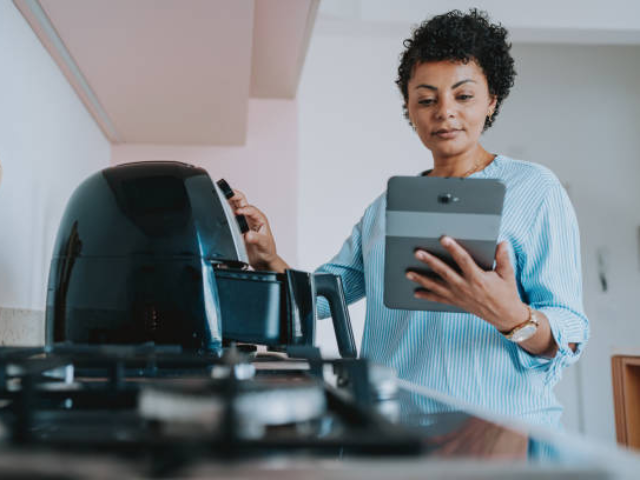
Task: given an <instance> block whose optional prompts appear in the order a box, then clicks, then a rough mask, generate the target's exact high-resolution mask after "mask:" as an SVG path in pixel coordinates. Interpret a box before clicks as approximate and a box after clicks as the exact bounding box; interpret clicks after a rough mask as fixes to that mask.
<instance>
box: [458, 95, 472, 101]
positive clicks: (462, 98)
mask: <svg viewBox="0 0 640 480" xmlns="http://www.w3.org/2000/svg"><path fill="white" fill-rule="evenodd" d="M472 98H473V95H458V100H471V99H472Z"/></svg>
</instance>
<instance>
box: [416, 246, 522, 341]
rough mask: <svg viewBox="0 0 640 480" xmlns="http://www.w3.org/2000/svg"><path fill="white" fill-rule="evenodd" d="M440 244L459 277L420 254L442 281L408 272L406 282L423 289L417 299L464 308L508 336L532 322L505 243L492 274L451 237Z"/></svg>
mask: <svg viewBox="0 0 640 480" xmlns="http://www.w3.org/2000/svg"><path fill="white" fill-rule="evenodd" d="M440 243H442V246H443V247H444V248H445V249H446V250H447V251H448V252H449V253H450V254H451V256H452V257H453V259H454V261H455V262H456V264H457V265H458V267H459V268H460V273H458V272H456V271H455V270H454V269H453V268H451V267H450V266H449V265H447V264H446V263H444V262H443V261H442V260H440V259H439V258H437V257H435V256H434V255H431V254H430V253H428V252H426V251H424V250H417V251H416V258H417V259H418V260H420V261H421V262H423V263H425V264H427V265H428V266H429V268H430V269H431V270H433V271H434V272H435V273H436V274H438V276H439V277H440V278H430V277H426V276H424V275H420V274H419V273H416V272H407V278H408V279H409V280H412V281H414V282H416V283H417V284H418V285H420V287H421V288H420V289H418V290H417V291H416V293H415V296H416V297H417V298H423V299H425V300H430V301H435V302H440V303H446V304H449V305H455V306H457V307H460V308H463V309H464V310H466V311H467V312H469V313H472V314H474V315H477V316H478V317H480V318H483V319H484V320H486V321H487V322H489V323H491V324H492V325H493V326H495V327H496V328H497V329H498V330H499V331H501V332H508V331H510V330H511V329H513V328H514V327H515V326H517V325H520V324H521V323H524V322H525V321H526V320H527V319H528V318H529V310H528V308H527V306H526V305H525V304H524V303H523V302H522V301H521V300H520V296H519V295H518V287H517V285H516V278H515V274H514V271H513V267H512V266H511V262H510V260H509V252H508V250H507V242H506V241H505V242H501V243H500V244H499V245H498V248H497V250H496V267H495V269H494V270H492V271H484V270H482V269H481V268H480V267H479V266H478V265H477V264H476V262H475V261H474V260H473V258H472V257H471V255H469V253H468V252H467V251H466V250H465V249H464V248H462V246H460V244H458V243H457V242H456V241H455V240H453V239H452V238H451V237H446V236H445V237H442V239H441V240H440Z"/></svg>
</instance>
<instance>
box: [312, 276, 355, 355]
mask: <svg viewBox="0 0 640 480" xmlns="http://www.w3.org/2000/svg"><path fill="white" fill-rule="evenodd" d="M314 281H315V285H316V294H317V295H318V296H320V297H324V298H326V299H327V301H328V302H329V309H330V310H331V319H332V320H333V330H334V331H335V334H336V341H337V343H338V350H339V351H340V356H341V357H343V358H356V357H357V356H358V350H357V349H356V342H355V340H354V339H353V330H352V329H351V320H350V319H349V310H348V309H347V303H346V302H345V300H344V290H343V289H342V279H341V278H340V277H339V276H337V275H332V274H330V273H316V274H315V275H314Z"/></svg>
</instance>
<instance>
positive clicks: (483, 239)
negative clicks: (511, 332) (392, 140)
mask: <svg viewBox="0 0 640 480" xmlns="http://www.w3.org/2000/svg"><path fill="white" fill-rule="evenodd" d="M505 191H506V187H505V185H504V184H503V183H502V182H500V181H499V180H494V179H483V178H443V177H424V176H422V177H392V178H391V179H389V182H388V185H387V210H386V227H385V229H386V230H385V260H384V262H385V263H384V298H383V300H384V304H385V305H386V306H387V307H388V308H396V309H403V310H430V311H444V312H465V311H464V310H463V309H461V308H458V307H454V306H451V305H446V304H443V303H438V302H431V301H428V300H423V299H419V298H415V297H414V293H415V290H416V289H417V288H419V285H418V284H417V283H415V282H412V281H411V280H408V279H407V278H406V272H407V271H408V270H414V271H417V272H419V273H422V274H425V275H436V274H435V273H434V272H433V271H431V270H430V269H429V267H428V266H427V265H426V264H424V263H422V262H420V261H419V260H418V259H416V258H415V251H416V249H417V248H423V249H425V250H427V251H428V252H430V253H431V254H433V255H435V256H437V257H438V258H440V259H442V260H443V261H445V262H446V263H448V264H449V265H451V266H452V267H453V268H455V269H456V270H459V269H458V267H457V265H456V263H455V262H454V261H453V259H452V258H451V256H450V255H449V252H447V251H446V250H445V249H444V247H443V246H442V245H441V244H440V238H441V237H442V236H443V235H448V236H450V237H452V238H453V239H455V240H456V241H457V242H458V243H460V245H462V247H464V248H465V249H466V250H467V252H469V253H470V254H471V256H472V257H473V258H474V260H475V261H476V263H477V264H478V265H479V266H480V267H481V268H483V269H484V270H491V269H493V265H494V259H495V253H496V247H497V240H498V233H499V231H500V220H501V217H502V205H503V201H504V195H505Z"/></svg>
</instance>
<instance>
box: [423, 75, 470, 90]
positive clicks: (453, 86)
mask: <svg viewBox="0 0 640 480" xmlns="http://www.w3.org/2000/svg"><path fill="white" fill-rule="evenodd" d="M468 82H472V83H477V82H476V81H475V80H472V79H471V78H467V79H465V80H460V81H459V82H456V83H454V84H453V85H452V86H451V90H454V89H456V88H458V87H459V86H460V85H463V84H465V83H468ZM419 88H426V89H428V90H433V91H434V92H437V91H438V87H434V86H433V85H427V84H426V83H421V84H420V85H416V90H418V89H419Z"/></svg>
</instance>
